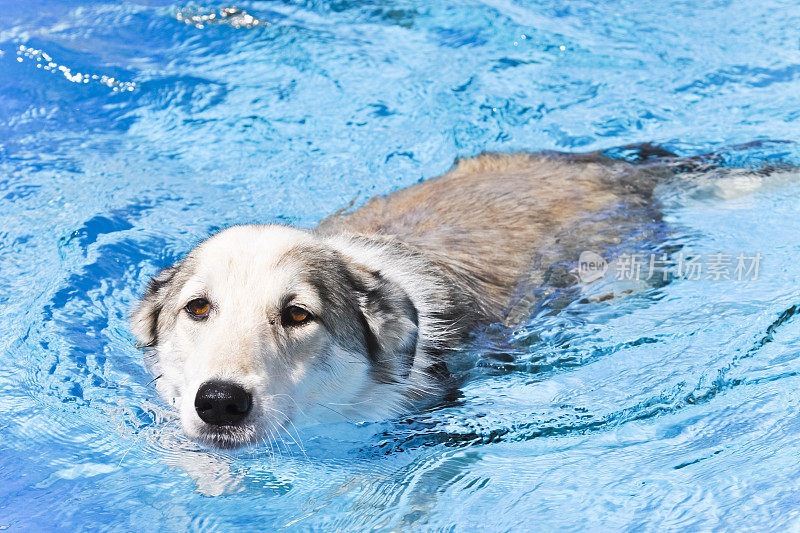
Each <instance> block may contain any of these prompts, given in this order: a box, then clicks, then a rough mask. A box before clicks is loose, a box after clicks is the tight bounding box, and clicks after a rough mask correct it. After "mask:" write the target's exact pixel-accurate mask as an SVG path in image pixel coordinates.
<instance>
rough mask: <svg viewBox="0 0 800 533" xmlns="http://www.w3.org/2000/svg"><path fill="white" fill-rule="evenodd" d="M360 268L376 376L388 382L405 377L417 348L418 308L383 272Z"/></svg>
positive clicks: (362, 300)
mask: <svg viewBox="0 0 800 533" xmlns="http://www.w3.org/2000/svg"><path fill="white" fill-rule="evenodd" d="M359 270H360V272H359V274H360V275H359V276H358V277H359V278H360V282H361V283H360V285H361V287H359V289H360V290H359V291H358V292H359V293H360V294H359V307H360V311H361V315H362V316H363V321H364V326H365V327H364V330H365V331H364V336H365V340H366V344H367V352H368V355H369V357H370V360H371V361H372V363H373V368H374V369H375V370H376V377H377V378H378V379H379V380H381V381H387V382H391V381H396V380H397V379H400V378H406V377H407V376H408V374H409V372H410V371H411V367H412V366H413V364H414V357H415V355H416V351H417V338H418V329H419V316H418V314H417V308H416V307H415V306H414V303H413V302H412V301H411V298H409V296H408V294H407V293H406V292H405V291H404V290H403V289H402V287H400V285H398V284H397V283H395V282H393V281H391V280H389V279H387V278H386V277H384V276H383V275H382V274H381V273H380V272H376V271H368V270H366V269H359Z"/></svg>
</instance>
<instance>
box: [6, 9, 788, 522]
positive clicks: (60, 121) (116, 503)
mask: <svg viewBox="0 0 800 533" xmlns="http://www.w3.org/2000/svg"><path fill="white" fill-rule="evenodd" d="M229 7H235V8H237V9H238V10H228V11H224V8H229ZM212 14H213V15H214V17H213V18H211V15H212ZM798 27H800V8H798V7H797V5H796V4H794V3H792V2H782V1H778V0H766V1H764V2H749V1H745V0H738V1H737V0H732V1H723V0H713V1H712V0H699V1H696V2H686V1H679V0H665V1H663V2H658V3H655V4H651V3H646V2H639V1H636V2H634V1H626V0H619V1H615V2H594V1H572V0H558V1H541V2H512V1H503V0H499V1H484V2H426V1H420V0H408V1H400V2H391V3H387V2H376V1H357V0H351V1H347V0H335V1H327V2H323V1H316V0H309V1H305V2H303V1H291V2H290V1H253V2H241V3H237V4H235V5H233V6H232V5H230V4H216V3H215V4H208V5H205V4H204V5H201V4H170V3H168V2H162V1H160V0H141V1H138V2H107V3H103V2H97V1H76V0H29V1H26V2H17V1H9V0H0V437H1V438H0V479H2V483H0V529H5V528H8V529H11V530H28V531H30V530H64V531H74V530H76V529H80V530H117V531H126V530H141V529H145V528H151V527H153V526H157V527H159V528H160V529H163V530H184V529H186V528H192V529H200V530H230V529H232V528H235V527H238V528H242V529H246V530H250V529H252V530H255V529H266V530H275V529H286V530H309V529H318V530H326V531H333V530H341V531H353V530H368V529H375V530H395V529H398V530H418V529H421V530H427V529H431V530H440V529H441V530H448V531H470V530H479V529H484V528H487V529H494V530H529V529H532V528H537V529H538V528H541V529H545V530H552V529H586V528H590V527H591V528H600V529H607V530H617V529H656V528H659V529H660V528H662V527H670V528H675V529H686V530H697V529H710V528H734V527H735V528H741V527H745V526H746V527H749V528H753V529H759V530H785V529H787V528H789V527H797V526H798V525H799V524H800V416H799V415H798V408H800V392H799V391H800V357H798V355H799V354H800V319H799V318H797V317H796V314H797V312H798V309H799V308H800V307H798V306H800V283H798V282H799V281H800V262H798V261H797V257H798V252H800V241H799V240H798V236H799V235H800V218H798V202H799V201H800V179H799V180H793V179H782V180H777V181H774V182H772V181H767V182H765V184H764V185H763V186H762V187H761V188H758V189H757V190H754V191H752V192H749V193H747V194H740V195H730V197H727V198H724V197H720V196H719V195H716V196H715V195H711V194H700V193H696V194H694V193H688V192H685V191H681V190H677V189H675V190H665V191H663V196H662V199H661V201H662V203H663V211H664V221H663V224H660V225H659V227H660V228H661V229H660V231H661V233H662V235H663V241H662V242H660V243H656V244H654V246H656V247H663V248H657V249H658V250H662V249H667V247H673V248H672V249H677V248H681V249H682V250H684V251H687V252H691V253H694V254H701V255H703V256H708V255H710V254H715V253H718V252H724V253H726V254H737V253H740V252H745V253H748V254H755V253H760V254H762V256H763V261H762V263H761V268H760V272H759V276H758V279H757V280H753V281H747V282H744V281H742V282H739V281H736V280H730V281H713V280H708V279H702V280H692V279H678V280H675V281H673V282H671V283H668V284H666V285H662V286H650V287H644V288H642V289H641V290H639V291H638V292H636V293H634V294H633V295H631V296H630V297H628V298H621V299H616V300H612V301H608V302H602V303H596V304H581V303H579V302H577V301H576V302H574V303H573V304H570V305H569V306H567V308H566V309H563V310H561V311H558V312H555V311H554V309H552V308H548V307H547V306H544V307H543V308H540V309H538V310H536V312H535V313H534V315H533V316H532V317H531V318H530V319H529V320H527V321H526V322H525V323H524V324H523V326H521V327H520V328H517V329H516V330H513V331H504V330H498V331H494V332H492V331H489V332H488V333H487V334H486V335H485V339H482V340H481V341H480V342H478V343H477V345H476V347H475V348H474V349H472V350H471V351H470V352H469V353H466V354H464V356H463V358H464V360H465V363H464V364H465V367H464V368H465V370H464V372H466V374H467V375H468V376H469V379H468V380H467V382H466V384H465V385H464V387H463V395H464V396H463V398H462V399H461V401H459V402H457V403H455V404H453V405H450V406H447V407H444V408H441V409H437V410H433V411H430V412H424V413H418V414H416V415H413V416H409V417H405V418H403V419H400V420H394V421H387V422H384V423H379V424H349V423H348V424H334V425H330V426H324V427H318V428H308V429H304V430H301V431H298V432H295V431H292V433H291V435H289V434H287V435H283V439H284V441H283V442H277V441H270V442H268V443H264V444H263V445H260V446H258V447H254V448H251V449H249V450H244V451H239V452H233V453H223V452H214V451H209V450H206V449H204V448H202V447H200V446H198V445H196V444H194V443H193V442H191V441H189V440H188V439H187V438H186V437H184V436H183V434H182V433H181V431H180V428H179V427H178V423H177V420H176V418H175V416H174V414H173V412H172V411H171V410H170V408H169V406H167V405H165V404H164V403H162V401H161V400H160V399H159V398H158V397H157V395H156V393H155V390H154V388H153V386H152V383H151V380H152V376H149V375H148V374H147V372H146V371H145V369H144V365H143V362H142V357H141V354H139V353H138V352H137V351H136V349H135V348H134V346H133V341H132V338H131V335H130V334H129V332H128V329H127V325H126V316H127V314H128V313H129V311H130V309H131V305H132V304H133V302H134V301H135V298H136V296H137V295H138V294H140V293H141V291H142V290H143V288H144V285H145V283H146V281H147V278H148V276H150V275H152V274H153V273H154V272H156V271H157V270H158V268H160V267H163V266H166V265H168V264H170V263H171V262H172V261H174V260H175V259H176V258H179V257H180V256H181V254H183V253H185V252H186V251H188V250H189V249H190V248H191V247H192V246H193V245H194V244H195V243H196V242H197V241H198V240H199V239H202V238H203V237H205V236H207V235H208V234H209V233H211V232H213V231H215V230H217V229H219V228H222V227H225V226H227V225H230V224H233V223H242V222H280V223H291V224H297V225H300V226H305V227H310V226H312V225H313V224H315V223H316V222H317V221H318V220H320V219H321V218H322V217H324V216H325V215H326V214H329V213H330V212H332V211H334V210H336V209H337V208H339V207H341V206H343V205H346V204H347V203H348V202H350V201H351V200H353V199H354V198H355V199H356V202H357V203H360V202H363V201H365V200H366V199H367V198H368V197H370V196H372V195H375V194H381V193H386V192H389V191H392V190H395V189H398V188H401V187H404V186H408V185H410V184H413V183H415V182H417V181H419V180H421V179H425V178H430V177H433V176H436V175H438V174H441V173H442V172H444V171H446V170H447V169H448V168H449V167H450V166H451V164H452V162H453V160H454V158H456V157H464V156H470V155H474V154H476V153H478V152H480V151H482V150H501V151H512V150H520V149H527V150H542V149H554V150H562V151H588V150H596V149H608V148H613V147H616V146H621V145H624V144H627V143H634V142H642V141H653V142H656V143H658V144H660V145H662V146H664V147H665V148H667V149H670V150H673V151H675V152H677V153H679V154H681V155H696V154H701V153H707V152H716V153H718V155H719V156H720V158H721V161H723V164H725V165H729V166H750V167H760V166H762V165H765V164H798V163H800V148H798V145H797V144H796V143H795V142H794V141H796V140H797V139H798V138H800V135H799V133H800V121H798V118H799V117H800V105H798V104H800V100H798V95H799V94H800V40H798V35H797V31H796V29H797V28H798ZM752 141H768V142H761V143H757V144H749V145H748V144H746V143H751V142H752ZM774 141H788V142H774Z"/></svg>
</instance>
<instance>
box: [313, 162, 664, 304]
mask: <svg viewBox="0 0 800 533" xmlns="http://www.w3.org/2000/svg"><path fill="white" fill-rule="evenodd" d="M643 168H644V167H643ZM650 174H652V173H650ZM653 183H654V180H653V176H652V175H649V174H647V171H646V170H642V171H639V170H637V167H635V166H634V165H631V164H628V163H624V162H619V161H612V160H610V159H607V158H602V157H598V156H593V155H584V156H580V157H566V156H560V155H547V156H546V155H534V154H508V155H506V154H483V155H481V156H478V157H476V158H471V159H465V160H461V161H459V162H458V164H457V165H456V166H455V168H454V169H453V170H451V171H450V172H448V173H447V174H444V175H443V176H440V177H437V178H433V179H430V180H427V181H424V182H421V183H418V184H416V185H413V186H411V187H409V188H406V189H402V190H400V191H396V192H394V193H392V194H389V195H387V196H385V197H376V198H372V199H371V200H369V201H368V202H367V203H366V204H365V205H364V206H363V207H361V208H359V209H357V210H356V211H354V212H352V213H350V214H343V215H333V216H331V217H328V218H327V219H325V220H324V221H322V223H321V224H320V227H319V229H320V230H321V231H323V232H327V231H345V232H349V233H354V234H360V235H365V236H368V237H375V236H382V237H391V238H395V239H398V240H400V241H402V242H404V243H406V244H407V245H409V246H410V247H411V248H412V249H414V250H416V251H419V252H421V253H423V254H424V255H425V256H427V257H429V258H430V259H431V260H432V261H433V262H434V263H435V264H437V265H438V266H439V267H440V268H441V269H442V270H443V271H444V272H445V273H446V274H447V276H448V278H450V279H451V280H452V281H453V283H455V284H456V285H457V286H458V288H459V289H460V290H461V291H463V292H464V293H466V294H467V295H468V296H469V297H470V298H469V300H470V301H471V304H472V305H474V306H476V307H478V308H479V309H480V312H479V314H481V315H483V316H484V317H485V318H486V319H488V320H502V319H503V318H504V317H503V313H504V312H505V311H506V310H507V308H508V305H509V303H510V300H511V297H512V295H513V293H514V289H515V287H516V286H517V285H518V283H519V282H520V280H521V279H522V278H523V276H525V275H530V274H529V273H530V271H531V268H532V267H533V264H532V263H533V259H534V255H535V254H536V252H537V250H540V249H542V248H545V247H548V246H550V245H552V244H553V243H554V240H555V238H556V236H557V235H559V234H563V232H564V231H565V230H568V229H569V228H570V226H572V225H574V224H576V223H577V222H578V221H579V220H581V219H585V218H586V217H587V216H590V215H591V214H592V213H594V214H597V213H601V212H604V211H608V210H611V209H613V208H615V207H617V206H620V205H621V204H641V203H643V202H644V201H648V202H649V198H647V197H649V193H650V192H652V186H653ZM632 184H635V186H631V185H632ZM547 266H548V265H542V267H544V268H546V267H547Z"/></svg>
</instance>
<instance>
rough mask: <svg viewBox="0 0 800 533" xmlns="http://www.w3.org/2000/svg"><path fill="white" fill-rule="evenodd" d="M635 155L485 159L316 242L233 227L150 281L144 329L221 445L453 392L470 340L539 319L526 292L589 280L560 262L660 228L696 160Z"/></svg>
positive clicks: (203, 428) (158, 369) (369, 206)
mask: <svg viewBox="0 0 800 533" xmlns="http://www.w3.org/2000/svg"><path fill="white" fill-rule="evenodd" d="M637 150H638V152H637V153H638V154H639V156H641V157H640V159H641V161H640V162H639V164H634V163H631V162H627V161H624V160H619V159H611V158H608V157H604V156H603V155H601V154H598V153H591V154H579V155H567V154H558V153H539V154H532V153H517V154H483V155H481V156H478V157H475V158H471V159H465V160H461V161H457V164H456V165H455V166H454V168H453V169H452V170H451V171H450V172H448V173H446V174H444V175H442V176H440V177H437V178H433V179H430V180H427V181H423V182H420V183H418V184H415V185H413V186H411V187H409V188H406V189H403V190H400V191H397V192H394V193H392V194H389V195H387V196H384V197H376V198H373V199H371V200H369V201H368V202H367V203H366V204H365V205H363V206H362V207H360V208H358V209H356V210H354V211H350V212H348V211H346V210H345V211H340V212H337V213H335V214H333V215H331V216H330V217H328V218H326V219H325V220H323V221H322V222H321V223H320V224H319V225H318V226H317V227H315V228H313V229H310V230H303V229H295V228H291V227H285V226H279V225H243V226H234V227H230V228H228V229H225V230H223V231H221V232H219V233H218V234H216V235H213V236H212V237H210V238H208V239H207V240H205V241H204V242H202V243H200V244H199V245H198V246H197V247H196V248H194V249H193V250H192V251H191V252H190V253H189V254H188V255H187V256H186V257H185V258H184V259H182V260H181V261H179V262H178V263H177V264H175V265H174V266H171V267H169V268H166V269H165V270H163V271H162V272H160V273H159V274H158V275H156V276H155V277H154V278H153V279H152V280H151V281H150V283H149V285H148V286H147V289H146V291H145V293H144V295H143V296H142V298H141V300H140V301H139V302H138V304H137V305H136V308H135V310H134V312H133V313H132V316H131V330H132V332H133V334H134V335H135V337H136V339H137V341H138V344H139V346H140V347H141V348H142V349H144V350H145V351H146V352H147V353H148V355H149V356H150V358H149V359H150V360H152V361H153V362H152V367H153V368H152V371H153V372H154V374H156V375H158V376H159V378H160V379H158V380H157V388H158V390H159V391H160V393H161V394H162V395H163V396H164V397H166V398H167V399H171V400H172V401H173V402H174V404H175V405H176V406H177V408H178V410H179V411H180V419H181V424H182V426H183V428H184V430H185V432H186V433H187V434H188V435H189V436H190V437H192V438H193V439H196V440H198V441H201V442H203V443H205V444H208V445H211V446H215V447H220V448H231V447H237V446H242V445H246V444H248V443H254V442H257V441H259V440H260V439H262V438H263V437H264V436H265V435H268V434H271V433H272V432H274V431H276V432H280V431H286V428H287V427H288V426H289V424H292V425H295V424H296V425H300V424H303V425H308V424H313V423H318V422H325V421H332V420H351V421H353V420H356V421H361V420H365V421H369V420H381V419H386V418H387V417H392V416H396V415H398V414H401V413H405V412H408V411H409V410H412V409H415V408H417V406H420V405H424V404H426V403H432V402H436V401H437V400H438V399H441V398H442V397H443V396H444V394H445V393H446V391H447V389H448V385H447V382H448V369H447V361H448V354H450V353H452V352H453V350H455V349H458V348H459V347H461V346H462V345H463V344H464V343H465V342H468V339H469V336H470V334H471V333H472V332H474V331H476V329H478V328H480V327H481V326H482V325H487V324H492V323H497V322H500V323H504V322H505V323H509V322H513V321H514V320H516V319H514V318H512V316H513V315H514V312H513V309H514V308H515V307H516V308H519V307H520V306H522V307H523V308H524V309H529V308H530V304H531V302H530V300H529V299H526V294H525V293H526V291H527V289H526V287H532V286H540V285H542V284H547V283H549V284H551V285H554V286H557V285H559V284H560V285H561V286H563V285H564V284H566V283H575V280H571V281H570V280H566V281H565V279H566V278H568V276H566V275H565V274H564V272H565V270H564V269H563V268H562V269H561V270H559V269H558V268H555V267H557V266H558V265H559V264H561V265H562V266H563V264H565V263H564V261H567V262H568V261H569V260H570V257H571V260H574V259H575V255H576V253H577V251H578V250H580V245H581V244H582V243H584V242H586V239H585V238H584V237H586V236H587V234H591V235H592V236H593V238H595V243H596V242H597V236H598V235H604V236H605V237H604V238H605V239H606V240H608V239H609V238H610V239H611V240H612V241H613V240H614V239H615V238H616V237H614V236H613V232H610V231H607V230H609V228H613V227H614V226H615V225H618V224H619V223H620V222H621V221H627V222H630V221H631V220H633V219H634V218H635V217H641V218H642V220H646V219H648V218H652V217H654V216H658V215H657V213H655V212H654V211H653V206H652V204H653V200H652V197H653V191H654V189H655V187H656V186H657V185H658V184H659V183H663V182H664V181H665V180H668V179H669V178H670V177H672V176H675V175H677V174H679V172H681V171H685V166H686V164H687V163H686V160H681V159H680V158H677V157H675V156H674V155H673V154H670V153H668V152H664V151H661V150H659V149H656V148H653V147H649V146H644V145H643V146H640V147H638V148H637ZM633 213H637V214H636V215H634V214H633ZM576 228H583V231H582V236H581V235H580V233H581V232H577V233H578V234H576ZM587 228H588V229H587ZM609 236H610V237H609ZM589 240H591V239H589ZM604 242H605V241H604ZM553 250H561V252H559V253H556V252H553ZM559 254H560V255H559ZM559 272H560V274H559ZM527 292H530V291H527Z"/></svg>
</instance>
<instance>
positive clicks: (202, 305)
mask: <svg viewBox="0 0 800 533" xmlns="http://www.w3.org/2000/svg"><path fill="white" fill-rule="evenodd" d="M184 309H186V312H187V313H189V316H190V317H192V318H194V319H195V320H200V319H203V318H205V317H206V316H208V312H209V311H210V310H211V302H209V301H208V300H206V299H205V298H195V299H194V300H191V301H190V302H189V303H188V304H186V307H184Z"/></svg>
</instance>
